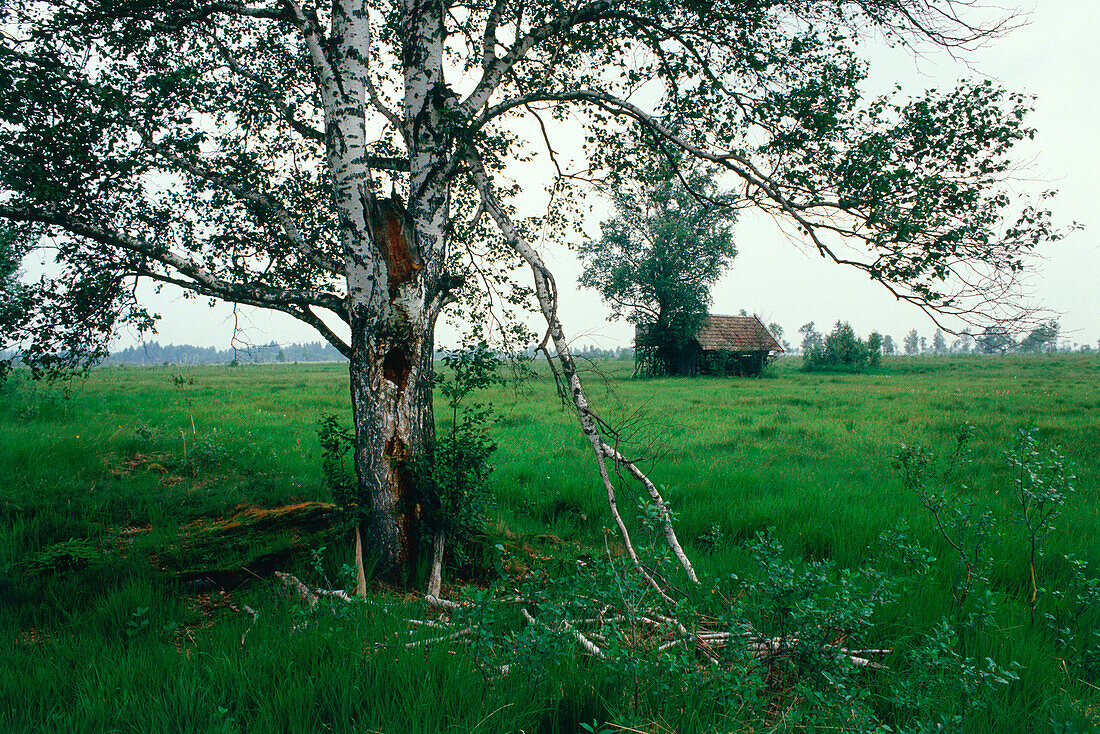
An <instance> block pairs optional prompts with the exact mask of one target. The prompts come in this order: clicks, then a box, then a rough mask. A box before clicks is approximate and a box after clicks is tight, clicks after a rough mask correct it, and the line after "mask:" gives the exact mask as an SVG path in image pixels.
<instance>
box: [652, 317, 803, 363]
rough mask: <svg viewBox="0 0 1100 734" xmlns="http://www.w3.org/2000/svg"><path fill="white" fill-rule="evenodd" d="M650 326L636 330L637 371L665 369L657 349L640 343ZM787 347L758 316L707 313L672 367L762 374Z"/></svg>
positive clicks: (676, 357) (673, 361)
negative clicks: (659, 362)
mask: <svg viewBox="0 0 1100 734" xmlns="http://www.w3.org/2000/svg"><path fill="white" fill-rule="evenodd" d="M647 332H648V328H647V326H646V325H645V324H639V325H638V326H636V327H635V330H634V344H635V348H634V355H635V356H634V360H635V370H634V372H635V374H640V375H653V374H656V373H658V372H660V371H661V368H659V367H658V366H657V365H656V364H655V359H654V352H653V349H652V348H650V347H646V346H644V345H643V346H639V345H640V344H642V342H644V341H645V340H644V337H645V334H646V333H647ZM782 351H783V347H782V346H780V344H779V342H778V341H776V339H775V337H774V336H772V334H771V332H769V331H768V327H766V326H764V324H763V322H762V321H760V319H758V318H757V317H756V316H707V317H706V318H705V319H704V320H703V323H702V324H701V325H700V326H699V329H698V330H697V331H696V332H695V336H694V337H693V338H692V339H690V340H689V341H688V343H687V344H685V345H684V346H683V348H681V349H680V350H679V352H678V353H677V354H676V356H675V358H674V359H673V360H672V364H670V365H668V368H667V369H668V371H670V372H672V373H673V374H678V375H737V376H753V375H759V374H760V373H761V372H762V371H763V369H764V365H766V364H767V363H768V360H769V359H771V358H772V357H773V356H774V355H776V354H779V353H780V352H782Z"/></svg>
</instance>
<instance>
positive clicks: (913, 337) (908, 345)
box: [905, 329, 920, 357]
mask: <svg viewBox="0 0 1100 734" xmlns="http://www.w3.org/2000/svg"><path fill="white" fill-rule="evenodd" d="M905 353H906V354H907V355H909V356H910V357H912V356H913V355H915V354H920V337H919V336H917V330H916V329H912V330H911V331H910V332H909V333H908V334H906V335H905Z"/></svg>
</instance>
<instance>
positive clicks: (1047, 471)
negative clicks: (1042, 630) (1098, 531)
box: [1005, 425, 1076, 620]
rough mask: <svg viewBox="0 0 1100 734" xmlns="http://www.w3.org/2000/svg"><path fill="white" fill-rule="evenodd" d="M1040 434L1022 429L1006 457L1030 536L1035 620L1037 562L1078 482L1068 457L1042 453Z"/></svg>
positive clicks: (1020, 514) (1020, 518)
mask: <svg viewBox="0 0 1100 734" xmlns="http://www.w3.org/2000/svg"><path fill="white" fill-rule="evenodd" d="M1037 433H1038V429H1037V428H1036V427H1035V426H1034V425H1032V426H1028V427H1027V428H1022V429H1020V431H1019V433H1018V434H1017V436H1016V440H1015V442H1014V444H1013V446H1012V450H1011V451H1009V452H1008V453H1007V454H1006V455H1005V460H1006V462H1007V463H1008V465H1009V467H1010V468H1011V469H1012V472H1013V478H1012V487H1013V496H1014V497H1015V499H1016V505H1017V514H1016V519H1017V521H1018V522H1019V523H1020V525H1022V526H1023V528H1024V531H1025V534H1026V542H1027V548H1028V568H1029V570H1030V572H1031V598H1030V599H1029V603H1030V605H1031V610H1032V618H1033V620H1034V614H1035V603H1036V601H1037V600H1038V597H1039V593H1040V591H1041V589H1042V587H1041V586H1040V584H1039V579H1038V578H1037V571H1036V563H1037V562H1038V561H1039V559H1040V558H1041V557H1042V555H1043V549H1044V543H1045V541H1046V539H1047V537H1049V536H1050V534H1051V533H1052V532H1054V529H1055V526H1054V523H1055V521H1056V520H1057V519H1058V516H1059V515H1061V513H1062V509H1063V507H1064V506H1065V504H1066V499H1067V498H1068V497H1069V495H1070V494H1071V493H1072V492H1073V491H1074V480H1075V479H1076V477H1075V476H1074V475H1073V472H1072V470H1071V469H1070V467H1069V466H1068V464H1067V462H1066V459H1065V457H1064V456H1062V455H1061V454H1060V453H1058V451H1057V450H1055V449H1050V450H1049V451H1047V452H1042V451H1040V450H1039V447H1038V440H1037V437H1036V434H1037Z"/></svg>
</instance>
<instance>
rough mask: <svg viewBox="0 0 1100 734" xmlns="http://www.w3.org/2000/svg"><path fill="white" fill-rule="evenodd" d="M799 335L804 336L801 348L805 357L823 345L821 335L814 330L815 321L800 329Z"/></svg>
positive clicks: (808, 322)
mask: <svg viewBox="0 0 1100 734" xmlns="http://www.w3.org/2000/svg"><path fill="white" fill-rule="evenodd" d="M798 333H799V334H801V335H802V343H801V344H800V345H799V347H800V348H801V350H802V354H803V355H806V354H809V353H810V352H811V351H812V350H813V349H814V348H816V347H820V346H821V345H822V343H823V342H822V337H821V334H819V333H817V331H815V330H814V322H813V321H807V322H806V323H805V324H802V326H800V327H798Z"/></svg>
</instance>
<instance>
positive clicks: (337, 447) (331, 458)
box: [317, 414, 359, 509]
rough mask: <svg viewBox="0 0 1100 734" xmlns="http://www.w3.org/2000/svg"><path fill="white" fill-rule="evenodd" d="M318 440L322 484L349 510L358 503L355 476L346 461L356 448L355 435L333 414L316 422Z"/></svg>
mask: <svg viewBox="0 0 1100 734" xmlns="http://www.w3.org/2000/svg"><path fill="white" fill-rule="evenodd" d="M317 440H318V441H319V442H320V444H321V481H322V486H324V487H325V489H327V490H328V491H329V493H330V495H331V496H332V499H333V501H334V502H335V503H336V504H337V505H339V506H341V507H343V508H345V509H346V508H350V507H352V506H355V505H357V504H358V502H359V495H358V489H357V483H356V480H355V474H354V472H352V471H349V470H348V468H347V466H346V464H345V462H344V457H345V456H346V455H347V454H348V452H349V451H352V450H353V449H354V448H355V432H354V431H353V430H351V429H349V428H345V427H344V426H343V425H342V424H341V423H340V420H339V419H338V418H337V417H336V416H335V415H332V414H329V415H324V416H321V418H320V420H318V421H317Z"/></svg>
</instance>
